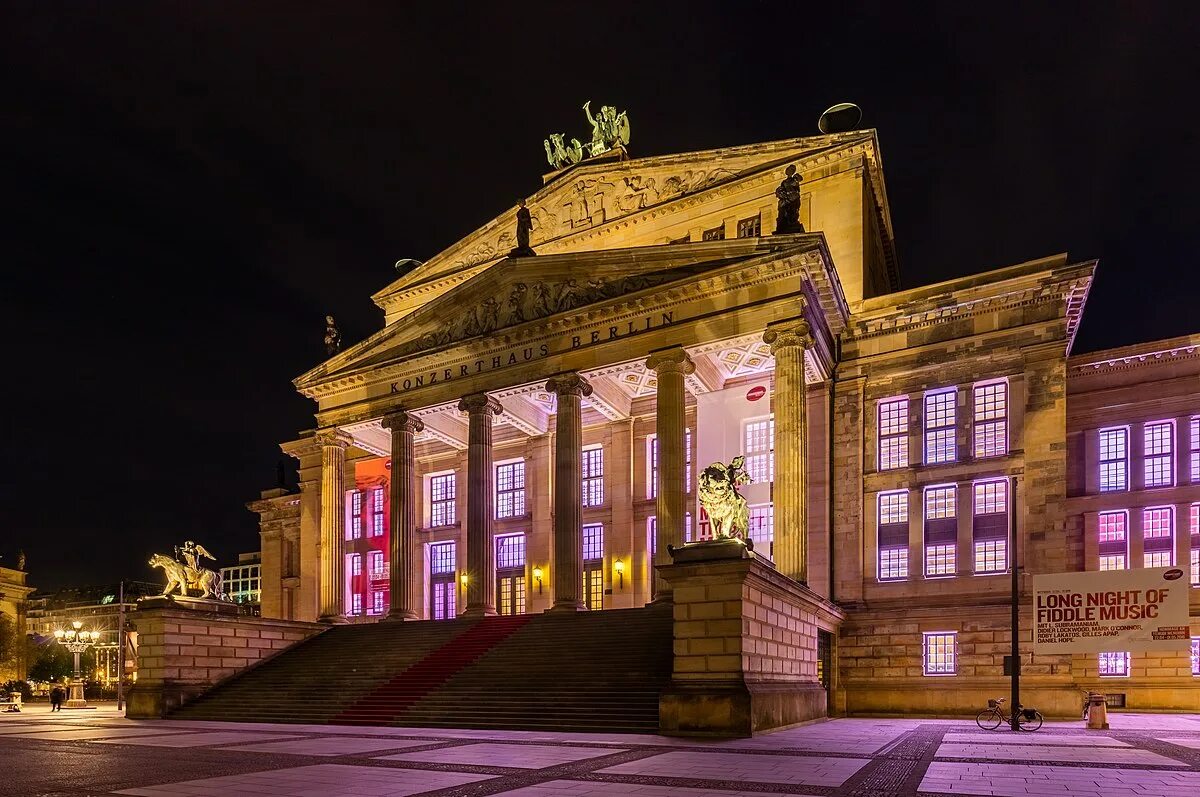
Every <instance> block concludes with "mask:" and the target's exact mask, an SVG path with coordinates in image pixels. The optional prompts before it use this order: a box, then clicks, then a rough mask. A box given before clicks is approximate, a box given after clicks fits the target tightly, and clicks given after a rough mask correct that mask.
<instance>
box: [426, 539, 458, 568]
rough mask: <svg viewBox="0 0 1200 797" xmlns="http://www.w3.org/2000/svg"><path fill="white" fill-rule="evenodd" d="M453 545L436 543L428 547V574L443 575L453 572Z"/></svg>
mask: <svg viewBox="0 0 1200 797" xmlns="http://www.w3.org/2000/svg"><path fill="white" fill-rule="evenodd" d="M454 555H455V552H454V543H452V542H437V543H434V544H433V545H430V546H429V560H430V565H429V566H430V572H432V573H433V574H434V575H443V574H446V573H453V572H454Z"/></svg>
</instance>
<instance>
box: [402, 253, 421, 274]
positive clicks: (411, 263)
mask: <svg viewBox="0 0 1200 797" xmlns="http://www.w3.org/2000/svg"><path fill="white" fill-rule="evenodd" d="M423 265H425V264H424V263H423V262H421V261H420V260H414V259H413V258H411V257H405V258H401V259H400V260H397V261H396V271H397V272H398V273H400V274H407V273H408V272H410V271H412V270H413V269H415V268H417V267H419V266H423Z"/></svg>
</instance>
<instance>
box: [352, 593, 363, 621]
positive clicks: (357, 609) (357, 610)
mask: <svg viewBox="0 0 1200 797" xmlns="http://www.w3.org/2000/svg"><path fill="white" fill-rule="evenodd" d="M362 613H363V612H362V595H360V594H358V593H357V592H356V593H354V594H353V595H351V596H350V614H352V615H354V616H356V617H357V616H358V615H360V614H362Z"/></svg>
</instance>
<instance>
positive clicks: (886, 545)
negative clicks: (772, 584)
mask: <svg viewBox="0 0 1200 797" xmlns="http://www.w3.org/2000/svg"><path fill="white" fill-rule="evenodd" d="M878 502H879V528H878V531H877V535H878V540H879V580H880V581H902V580H904V579H906V578H908V490H901V491H899V492H893V493H880V494H879V496H878Z"/></svg>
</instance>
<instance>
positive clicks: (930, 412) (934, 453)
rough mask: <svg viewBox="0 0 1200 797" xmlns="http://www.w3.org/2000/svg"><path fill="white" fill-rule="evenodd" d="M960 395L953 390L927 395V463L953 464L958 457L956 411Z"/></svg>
mask: <svg viewBox="0 0 1200 797" xmlns="http://www.w3.org/2000/svg"><path fill="white" fill-rule="evenodd" d="M957 398H958V393H957V391H955V390H954V389H953V388H951V389H950V390H943V391H941V392H938V393H927V394H926V395H925V463H926V464H928V465H936V464H938V463H940V462H953V461H954V460H955V458H956V457H957V455H958V449H957V446H956V443H955V441H954V411H955V402H956V401H957Z"/></svg>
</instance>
